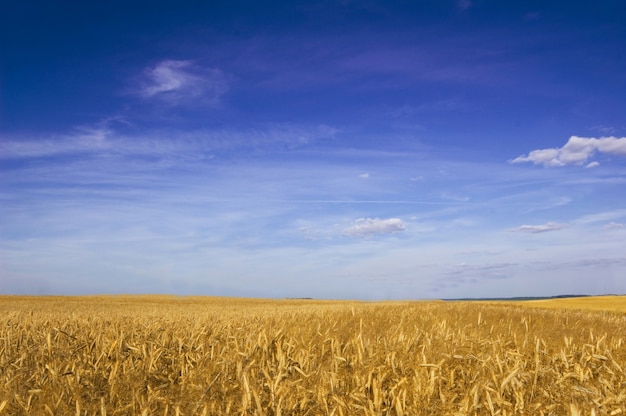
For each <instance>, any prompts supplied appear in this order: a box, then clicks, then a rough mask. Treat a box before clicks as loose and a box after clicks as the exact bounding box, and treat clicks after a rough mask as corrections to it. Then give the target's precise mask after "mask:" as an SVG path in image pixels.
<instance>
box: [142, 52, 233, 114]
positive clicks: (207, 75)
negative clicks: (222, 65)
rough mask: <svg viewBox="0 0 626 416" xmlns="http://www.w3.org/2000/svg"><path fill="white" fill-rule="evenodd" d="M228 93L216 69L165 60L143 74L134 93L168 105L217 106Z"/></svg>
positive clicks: (219, 72)
mask: <svg viewBox="0 0 626 416" xmlns="http://www.w3.org/2000/svg"><path fill="white" fill-rule="evenodd" d="M226 91H228V80H227V77H226V75H225V74H224V73H223V72H222V71H220V70H219V69H217V68H205V67H202V66H199V65H196V64H195V63H194V62H193V61H176V60H165V61H161V62H159V63H158V64H156V65H155V66H154V67H150V68H147V69H146V70H145V71H144V80H143V82H142V84H141V87H140V88H139V90H138V91H137V94H138V95H139V96H141V97H142V98H146V99H158V100H160V101H162V102H165V103H168V104H170V105H179V104H185V103H187V104H188V103H189V102H197V101H204V102H207V103H209V104H213V105H215V104H217V103H218V102H219V99H220V97H221V96H222V95H223V94H224V93H225V92H226Z"/></svg>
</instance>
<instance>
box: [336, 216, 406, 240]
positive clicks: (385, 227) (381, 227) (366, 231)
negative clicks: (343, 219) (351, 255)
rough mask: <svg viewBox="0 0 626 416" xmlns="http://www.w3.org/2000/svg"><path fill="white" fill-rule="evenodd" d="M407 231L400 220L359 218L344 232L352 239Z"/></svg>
mask: <svg viewBox="0 0 626 416" xmlns="http://www.w3.org/2000/svg"><path fill="white" fill-rule="evenodd" d="M404 230H406V224H405V223H404V221H402V220H401V219H400V218H387V219H380V218H358V219H356V220H355V221H354V223H353V224H352V225H351V226H350V227H348V228H346V229H345V230H344V231H343V232H344V234H345V235H348V236H350V237H366V236H371V235H376V234H390V233H396V232H399V231H404Z"/></svg>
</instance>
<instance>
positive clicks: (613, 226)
mask: <svg viewBox="0 0 626 416" xmlns="http://www.w3.org/2000/svg"><path fill="white" fill-rule="evenodd" d="M602 229H603V230H605V231H610V230H623V229H626V224H622V223H621V222H615V221H611V222H610V223H608V224H606V225H605V226H604V227H602Z"/></svg>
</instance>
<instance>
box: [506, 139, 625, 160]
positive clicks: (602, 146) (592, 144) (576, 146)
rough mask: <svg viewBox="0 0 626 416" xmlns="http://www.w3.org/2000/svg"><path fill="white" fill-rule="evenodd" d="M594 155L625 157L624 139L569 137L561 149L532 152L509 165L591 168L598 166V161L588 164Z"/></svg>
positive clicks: (517, 158)
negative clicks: (527, 164)
mask: <svg viewBox="0 0 626 416" xmlns="http://www.w3.org/2000/svg"><path fill="white" fill-rule="evenodd" d="M596 153H604V154H607V155H615V156H626V137H620V138H618V137H613V136H611V137H600V138H595V137H578V136H571V137H570V138H569V140H568V141H567V143H565V145H564V146H563V147H560V148H550V149H537V150H533V151H531V152H530V153H528V155H522V156H519V157H516V158H515V159H513V160H511V161H509V163H525V162H530V163H533V164H535V165H542V166H545V167H562V166H568V165H585V167H587V168H593V167H596V166H599V165H600V163H599V162H598V161H591V162H589V159H591V158H592V157H593V156H594V155H595V154H596Z"/></svg>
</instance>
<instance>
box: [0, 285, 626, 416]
mask: <svg viewBox="0 0 626 416" xmlns="http://www.w3.org/2000/svg"><path fill="white" fill-rule="evenodd" d="M622 299H623V298H622ZM598 302H602V300H598ZM622 305H624V303H623V302H622ZM537 306H538V305H537V304H534V307H532V308H529V307H528V305H527V304H524V303H499V304H490V303H477V302H441V301H432V302H350V301H346V302H339V301H313V300H263V299H234V298H210V297H206V298H202V297H167V296H134V297H131V296H108V297H106V296H105V297H18V296H2V297H0V331H1V332H0V415H102V416H104V415H226V414H235V415H621V414H626V372H625V369H626V313H625V311H624V310H623V309H622V310H621V311H618V310H614V311H609V310H608V309H611V308H607V310H599V311H594V310H571V309H546V308H539V307H537ZM600 309H602V308H600Z"/></svg>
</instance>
